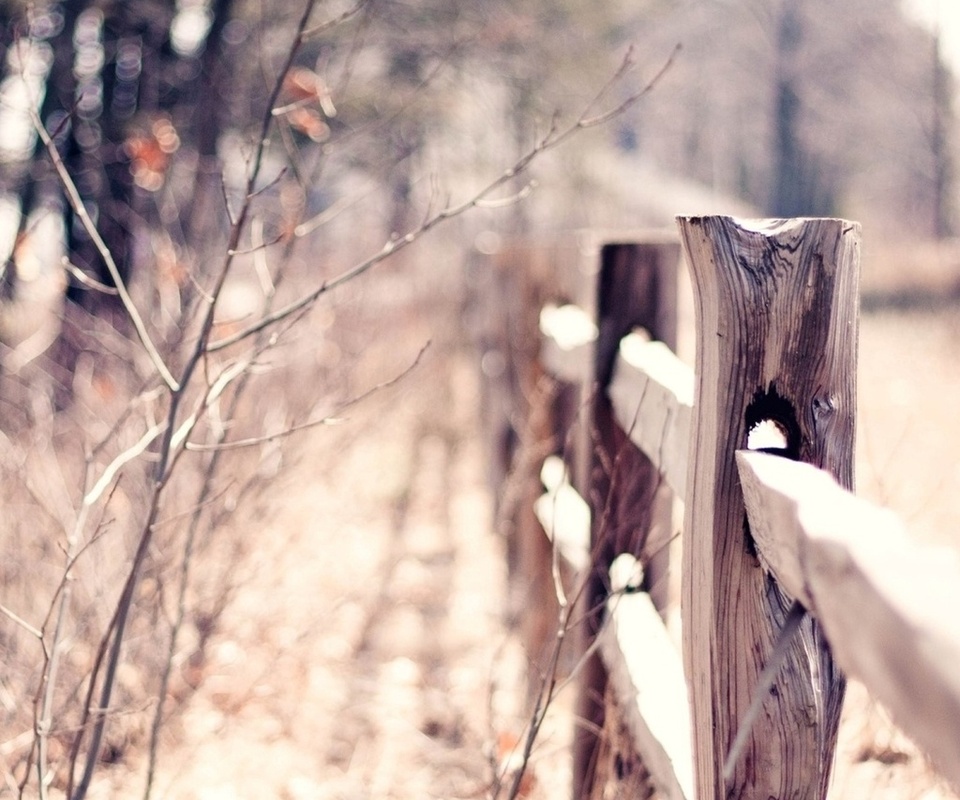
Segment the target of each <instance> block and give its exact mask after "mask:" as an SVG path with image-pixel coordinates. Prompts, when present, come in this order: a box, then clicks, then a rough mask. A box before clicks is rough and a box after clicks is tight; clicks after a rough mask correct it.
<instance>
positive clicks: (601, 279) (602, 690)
mask: <svg viewBox="0 0 960 800" xmlns="http://www.w3.org/2000/svg"><path fill="white" fill-rule="evenodd" d="M679 258H680V248H679V243H678V242H677V241H676V239H666V238H663V237H659V239H649V240H648V241H646V242H643V243H632V244H607V245H604V246H603V247H602V248H601V249H600V271H599V275H598V283H597V294H596V307H597V328H598V338H597V343H596V350H595V358H594V368H593V369H594V381H593V384H594V385H593V386H592V387H590V388H591V390H592V392H593V397H592V399H591V409H590V418H589V421H588V433H589V439H590V441H589V449H588V454H587V456H586V467H585V472H586V475H585V479H586V484H587V485H586V487H578V488H580V491H581V492H582V493H583V494H584V497H585V499H586V500H587V502H588V503H589V504H590V506H591V508H592V509H593V519H592V523H591V525H592V530H591V554H592V564H591V566H590V570H589V574H588V576H587V585H586V587H585V592H584V595H583V597H582V604H581V608H582V609H583V611H584V612H585V613H586V621H585V623H584V628H585V630H584V636H585V640H586V641H585V642H584V644H585V646H589V643H590V642H592V641H593V640H594V638H595V637H596V635H597V633H598V631H599V629H600V625H601V624H602V621H603V609H604V608H605V603H606V599H607V597H608V595H609V591H610V587H609V569H610V564H611V562H612V561H613V559H614V558H615V557H616V556H617V555H619V554H621V553H630V554H631V555H634V556H635V557H637V558H638V559H641V557H642V560H643V561H645V562H649V558H648V556H649V554H648V553H646V552H644V545H645V543H646V541H647V538H648V536H649V534H650V531H651V530H652V529H653V527H654V526H657V525H660V526H663V525H666V526H668V527H667V530H669V525H670V513H669V510H670V503H669V502H664V499H665V498H664V492H665V491H666V487H664V486H662V485H661V484H662V482H661V481H660V479H659V474H658V471H657V469H656V468H655V467H654V466H653V465H652V464H651V463H650V461H649V460H648V459H647V458H646V456H644V455H643V454H642V452H641V451H639V450H637V449H636V447H635V446H634V445H633V444H632V443H631V442H630V440H629V437H628V435H627V433H625V432H624V431H623V430H622V429H621V428H620V426H619V425H618V424H617V422H616V420H615V417H614V413H613V408H612V406H611V404H610V399H609V397H608V396H607V392H606V388H607V386H608V384H609V383H610V379H611V376H612V372H613V367H614V363H615V360H616V356H617V349H618V346H619V343H620V339H621V338H622V337H623V336H625V335H626V334H627V333H629V332H630V331H631V330H632V329H634V328H645V329H646V330H647V331H648V332H649V333H650V335H651V336H652V337H653V338H655V339H659V340H661V341H664V342H666V343H667V344H668V345H670V346H671V347H675V346H676V328H677V318H676V287H677V267H678V264H679ZM661 489H663V491H659V490H661ZM655 501H659V502H655ZM664 538H667V537H664ZM664 555H665V553H664ZM658 567H659V571H658V569H657V568H658ZM665 572H666V562H665V560H664V559H663V558H659V559H657V560H656V562H655V563H654V564H652V565H651V564H649V563H648V564H647V574H646V582H647V584H648V585H649V584H656V585H655V586H653V587H652V588H654V589H665V586H663V584H664V583H665V580H666V574H665ZM580 686H581V695H580V699H579V704H578V727H577V731H576V734H575V737H574V751H573V759H574V764H573V771H574V775H573V779H574V797H576V798H587V797H598V798H599V797H603V796H605V795H604V794H603V787H604V785H605V784H606V782H607V781H608V780H611V781H618V780H620V781H624V782H625V783H626V784H628V785H632V784H633V782H634V781H637V780H638V779H640V780H642V777H643V776H642V775H638V774H637V773H638V772H642V765H639V764H637V763H636V762H637V757H636V754H635V753H634V751H633V748H632V746H630V747H624V748H617V747H616V742H615V741H614V740H615V739H617V738H619V737H618V735H617V731H619V730H620V728H621V725H620V720H618V719H617V718H616V715H617V712H616V708H615V705H614V704H612V703H606V702H605V699H606V694H607V675H606V670H605V668H604V666H603V663H602V660H601V658H600V655H599V653H596V652H594V653H593V654H592V655H590V656H589V657H588V658H587V661H586V663H585V664H584V665H583V672H582V673H581V681H580ZM605 705H606V712H607V714H605ZM605 716H606V717H607V718H606V719H605ZM614 762H619V767H615V766H614Z"/></svg>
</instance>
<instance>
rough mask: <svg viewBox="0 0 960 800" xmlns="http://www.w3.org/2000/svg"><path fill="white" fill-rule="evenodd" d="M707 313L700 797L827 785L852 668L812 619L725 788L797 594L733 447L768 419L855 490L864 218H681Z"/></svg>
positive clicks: (696, 706)
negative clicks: (777, 572) (777, 564)
mask: <svg viewBox="0 0 960 800" xmlns="http://www.w3.org/2000/svg"><path fill="white" fill-rule="evenodd" d="M678 224H679V227H680V234H681V239H682V241H683V245H684V249H685V251H686V254H687V257H688V261H689V264H690V268H691V272H692V277H693V284H694V299H695V309H696V316H697V360H696V406H695V415H694V424H693V431H692V435H691V454H690V472H689V479H688V483H687V486H688V492H689V496H688V498H687V506H686V525H685V531H684V545H683V551H684V553H683V557H684V569H683V596H682V600H683V620H684V661H685V666H686V670H687V676H688V682H689V686H690V700H691V709H692V713H693V730H694V758H695V763H696V779H697V797H698V798H700V800H713V798H744V799H749V800H769V798H777V799H778V800H780V799H781V798H782V799H785V798H791V800H805V799H806V798H823V797H824V796H825V795H826V789H827V783H828V780H829V773H830V768H831V763H832V758H833V751H834V747H835V743H836V733H837V725H838V722H839V717H840V706H841V702H842V699H843V692H844V679H843V677H842V675H841V674H840V673H839V671H838V669H837V668H836V667H835V666H834V663H833V660H832V658H831V656H830V653H829V650H828V649H827V646H826V643H825V642H824V640H823V638H822V636H821V634H820V631H819V629H818V626H817V625H816V624H815V623H813V622H812V621H811V620H810V618H809V617H806V618H805V619H804V621H803V623H802V625H801V629H800V631H799V633H798V635H797V636H796V637H795V638H794V640H793V642H792V644H791V646H790V649H789V653H788V655H787V658H786V660H785V663H784V666H783V668H782V670H781V672H780V675H779V677H778V679H777V682H776V684H775V687H774V689H773V691H771V692H770V694H769V696H768V697H767V698H766V699H765V701H764V706H763V711H762V713H761V714H760V716H759V718H758V719H757V721H756V723H755V724H754V726H753V729H752V735H751V737H750V740H749V743H748V745H747V747H746V748H745V750H744V752H743V755H742V757H741V758H740V759H739V761H738V763H737V765H736V769H735V771H734V774H733V775H732V777H731V779H730V781H729V782H728V784H727V785H725V781H724V779H723V775H722V769H723V763H724V760H725V758H726V756H727V753H728V750H729V747H730V745H731V743H732V741H733V739H734V737H735V736H736V733H737V730H738V727H739V725H740V722H741V720H742V719H743V717H744V715H745V713H746V711H747V708H748V706H749V705H750V701H751V697H752V694H753V692H754V689H755V687H756V685H757V678H758V676H759V674H760V672H761V670H762V669H763V667H764V665H765V661H766V658H767V656H768V655H769V653H770V651H771V649H772V647H773V644H774V642H775V641H776V638H777V634H778V631H779V629H780V627H781V626H782V624H783V621H784V618H785V615H786V613H787V610H788V609H789V607H790V605H791V599H790V598H788V597H786V596H785V595H784V593H783V592H782V590H781V589H780V588H779V587H778V586H777V585H776V583H775V582H774V580H773V578H772V577H771V576H770V575H769V574H768V573H767V571H766V570H765V569H764V567H763V565H762V564H761V563H760V561H759V559H758V557H757V553H756V550H755V549H754V546H753V542H752V538H751V535H750V530H749V526H748V524H747V521H746V517H745V512H744V506H743V500H742V493H741V490H740V486H739V482H738V477H737V467H736V463H735V459H734V453H735V452H736V451H737V450H738V449H743V448H746V447H747V439H748V435H749V433H750V431H751V429H752V428H754V427H755V426H756V425H757V424H758V423H760V422H764V421H768V422H772V423H773V424H774V425H775V426H776V427H777V428H778V429H779V430H780V431H781V432H782V433H783V435H784V438H785V447H784V448H782V449H783V451H785V452H783V455H786V456H787V457H789V458H793V459H796V460H799V461H804V462H807V463H810V464H814V465H816V466H818V467H820V468H822V469H825V470H827V471H829V472H831V473H832V474H833V475H834V477H835V478H836V479H837V480H838V482H839V483H840V484H841V485H842V486H844V487H847V488H852V487H853V451H854V415H855V412H856V358H857V334H858V296H857V288H858V269H859V248H860V226H859V225H858V224H857V223H852V222H847V221H844V220H840V219H794V220H750V221H746V220H735V219H732V218H729V217H681V218H679V219H678Z"/></svg>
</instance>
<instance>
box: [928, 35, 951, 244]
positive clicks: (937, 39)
mask: <svg viewBox="0 0 960 800" xmlns="http://www.w3.org/2000/svg"><path fill="white" fill-rule="evenodd" d="M940 44H941V32H940V28H939V25H938V27H937V29H936V31H935V32H934V36H933V64H932V67H933V128H932V132H931V141H930V149H931V152H932V155H933V235H934V237H935V238H937V239H945V238H947V237H948V236H950V235H951V234H952V233H953V207H952V205H953V204H952V203H951V199H950V198H951V193H952V189H953V185H952V184H953V164H952V159H951V150H950V144H949V133H948V128H949V122H950V118H951V116H952V114H951V102H950V98H951V92H952V86H951V82H950V76H949V74H948V70H947V68H946V66H945V65H944V63H943V57H942V53H941V47H940Z"/></svg>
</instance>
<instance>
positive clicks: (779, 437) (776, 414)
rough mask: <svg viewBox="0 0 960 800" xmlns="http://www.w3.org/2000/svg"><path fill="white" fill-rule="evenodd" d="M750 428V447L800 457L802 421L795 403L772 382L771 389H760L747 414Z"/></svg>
mask: <svg viewBox="0 0 960 800" xmlns="http://www.w3.org/2000/svg"><path fill="white" fill-rule="evenodd" d="M744 422H745V424H746V430H747V442H746V447H747V449H748V450H759V451H760V452H762V453H772V454H774V455H778V456H783V457H784V458H789V459H791V460H792V461H798V460H799V459H800V440H801V435H800V424H799V423H798V422H797V413H796V411H795V410H794V408H793V404H792V403H791V402H790V401H789V400H787V399H786V398H785V397H782V396H781V395H780V394H778V393H777V390H776V387H775V386H774V385H773V384H770V388H769V389H767V391H763V390H762V389H760V390H758V391H757V393H756V394H755V395H754V396H753V401H752V402H751V403H750V405H749V406H747V410H746V413H745V414H744Z"/></svg>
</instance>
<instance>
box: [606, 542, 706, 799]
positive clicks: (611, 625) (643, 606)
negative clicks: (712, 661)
mask: <svg viewBox="0 0 960 800" xmlns="http://www.w3.org/2000/svg"><path fill="white" fill-rule="evenodd" d="M621 558H622V556H621ZM607 610H608V617H607V624H606V625H604V626H603V628H602V630H601V631H600V634H599V636H598V639H599V643H600V652H601V654H602V656H603V660H604V663H605V664H606V666H607V672H608V675H609V678H610V682H611V684H612V685H613V687H614V690H615V692H616V697H617V700H618V706H619V708H620V710H621V712H622V714H623V719H624V721H625V722H626V725H627V728H628V730H629V731H630V735H631V737H632V738H633V740H634V745H635V746H636V749H637V752H638V753H639V755H640V758H641V760H642V761H643V764H644V766H645V767H646V768H647V770H648V771H649V772H650V776H651V778H652V780H653V782H654V784H655V786H656V787H657V789H658V791H659V793H660V795H659V796H662V797H663V798H665V800H692V798H693V753H692V739H691V735H690V702H689V699H688V697H687V687H686V683H685V682H684V677H683V665H682V663H681V659H680V654H679V652H678V651H677V649H676V647H674V645H673V642H672V641H671V640H670V636H669V634H668V633H667V630H666V628H665V627H664V625H663V621H662V620H661V619H660V615H659V614H658V613H657V610H656V609H655V608H654V605H653V602H652V601H651V599H650V596H649V595H648V594H646V593H645V592H636V593H629V594H617V595H615V596H614V597H612V598H610V600H609V601H608V602H607Z"/></svg>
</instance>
